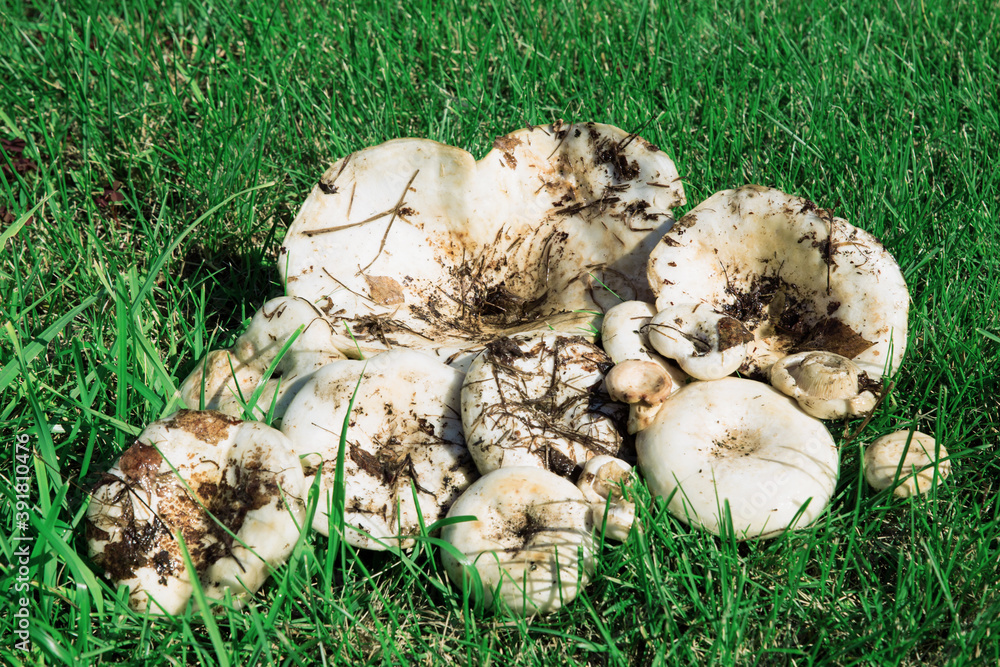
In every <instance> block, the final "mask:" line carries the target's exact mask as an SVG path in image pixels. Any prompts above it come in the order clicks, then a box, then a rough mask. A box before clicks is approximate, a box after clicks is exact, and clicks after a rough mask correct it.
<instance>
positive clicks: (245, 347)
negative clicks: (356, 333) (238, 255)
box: [180, 297, 357, 421]
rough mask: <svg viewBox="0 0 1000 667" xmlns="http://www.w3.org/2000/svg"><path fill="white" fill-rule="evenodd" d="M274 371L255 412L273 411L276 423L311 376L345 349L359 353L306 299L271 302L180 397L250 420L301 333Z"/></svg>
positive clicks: (197, 372)
mask: <svg viewBox="0 0 1000 667" xmlns="http://www.w3.org/2000/svg"><path fill="white" fill-rule="evenodd" d="M299 329H301V332H300V333H299V335H298V337H297V338H296V339H295V341H294V342H293V343H292V344H291V345H290V346H288V348H287V350H286V351H285V354H284V355H283V356H282V357H281V360H280V361H279V362H278V364H277V366H276V367H275V369H274V373H273V374H272V375H271V377H270V379H269V380H268V381H267V382H266V383H265V384H264V387H263V389H261V391H260V396H259V399H258V400H257V402H256V404H255V406H254V409H253V414H254V416H255V417H258V418H262V417H264V416H265V415H267V414H268V413H272V416H273V417H274V418H275V420H276V421H278V420H280V419H281V417H282V416H283V415H284V412H285V409H286V408H287V407H288V403H289V401H291V399H292V397H293V396H294V395H295V393H296V392H297V391H298V390H299V389H300V388H301V387H302V385H303V384H305V382H306V380H308V379H309V377H310V375H311V374H312V373H313V372H315V371H317V370H319V369H320V368H322V367H323V366H325V365H326V364H328V363H330V362H332V361H336V360H338V359H346V358H347V357H346V356H345V351H346V352H348V353H353V354H357V352H356V350H354V349H353V343H352V342H351V340H350V339H348V338H346V337H345V336H344V335H342V334H340V333H337V332H334V331H333V329H332V324H331V322H330V321H328V320H326V319H325V318H324V317H323V315H322V313H320V312H319V311H318V310H316V308H315V306H313V305H312V304H311V303H309V302H308V301H306V300H305V299H297V298H292V297H279V298H277V299H271V300H270V301H268V302H267V303H265V304H264V306H263V307H262V308H261V309H260V310H259V311H257V314H255V315H254V317H253V319H252V320H251V321H250V326H248V327H247V330H246V331H245V332H243V335H241V336H240V337H239V338H238V339H236V343H235V344H234V345H233V347H232V348H230V349H228V350H213V351H212V352H210V353H209V354H208V355H207V356H206V357H205V358H204V359H203V360H202V361H200V362H198V365H197V366H196V367H195V369H194V370H193V371H192V372H191V374H190V375H189V376H188V377H187V379H185V380H184V382H183V384H181V388H180V394H181V398H182V399H183V400H184V403H185V404H186V405H187V406H188V407H190V408H199V407H204V408H205V409H209V410H218V411H220V412H222V413H224V414H227V415H230V416H232V417H238V418H239V417H243V416H244V407H243V406H244V405H246V404H247V403H248V402H249V401H250V399H251V397H252V396H253V394H254V392H255V391H257V389H258V387H259V386H260V383H261V380H262V379H263V377H264V375H265V373H266V371H267V369H268V368H269V367H270V366H271V364H272V363H273V362H274V360H275V359H276V358H277V356H278V354H279V353H280V352H281V350H282V348H284V347H285V345H286V344H287V343H288V341H289V339H290V338H291V337H292V335H293V334H295V332H296V331H297V330H299Z"/></svg>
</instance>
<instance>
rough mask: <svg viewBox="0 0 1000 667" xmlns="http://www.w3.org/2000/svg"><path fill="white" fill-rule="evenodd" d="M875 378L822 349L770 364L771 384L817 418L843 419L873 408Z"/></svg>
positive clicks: (851, 363) (839, 356)
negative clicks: (872, 379)
mask: <svg viewBox="0 0 1000 667" xmlns="http://www.w3.org/2000/svg"><path fill="white" fill-rule="evenodd" d="M879 384H880V383H878V382H872V381H870V380H868V374H867V373H865V372H864V371H862V370H861V369H860V368H858V365H857V364H855V363H854V362H853V361H851V360H850V359H848V358H847V357H843V356H841V355H839V354H834V353H833V352H824V351H822V350H820V351H815V352H799V353H798V354H791V355H788V356H787V357H782V358H781V359H779V360H778V361H776V362H775V363H774V365H773V366H771V385H772V386H773V387H774V388H775V389H777V390H778V391H780V392H781V393H783V394H785V395H786V396H791V397H792V398H794V399H795V400H796V401H798V403H799V407H800V408H802V409H803V410H804V411H805V412H807V413H808V414H810V415H812V416H813V417H816V418H817V419H844V418H846V417H857V416H859V415H864V414H867V413H869V412H871V411H872V409H873V408H874V407H875V403H876V402H877V400H878V399H877V397H876V396H875V393H874V391H873V389H875V390H877V388H878V385H879Z"/></svg>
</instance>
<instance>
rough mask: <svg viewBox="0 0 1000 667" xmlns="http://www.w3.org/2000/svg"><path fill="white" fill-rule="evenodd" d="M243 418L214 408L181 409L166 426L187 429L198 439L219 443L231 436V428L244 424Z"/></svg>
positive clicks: (213, 443) (166, 422) (214, 443)
mask: <svg viewBox="0 0 1000 667" xmlns="http://www.w3.org/2000/svg"><path fill="white" fill-rule="evenodd" d="M242 423H243V422H242V420H240V419H236V418H235V417H230V416H228V415H224V414H222V413H221V412H216V411H214V410H179V411H178V412H177V413H176V414H174V416H173V417H171V418H170V419H168V420H166V421H165V423H164V426H165V427H166V428H171V429H178V430H181V431H187V432H188V433H190V434H191V435H193V436H194V437H196V438H197V439H199V440H201V441H203V442H206V443H208V444H210V445H217V444H219V443H220V442H222V441H223V440H225V439H226V438H228V437H229V429H230V428H231V427H233V426H237V425H239V424H242Z"/></svg>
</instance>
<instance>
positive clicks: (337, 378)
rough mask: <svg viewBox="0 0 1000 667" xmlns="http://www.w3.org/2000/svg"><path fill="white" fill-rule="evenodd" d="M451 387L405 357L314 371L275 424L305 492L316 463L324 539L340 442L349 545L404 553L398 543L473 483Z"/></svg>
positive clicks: (452, 377) (412, 354)
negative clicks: (301, 463)
mask: <svg viewBox="0 0 1000 667" xmlns="http://www.w3.org/2000/svg"><path fill="white" fill-rule="evenodd" d="M461 387H462V373H460V372H459V371H457V370H455V369H454V368H451V367H450V366H446V365H445V364H443V363H441V362H440V361H437V360H436V359H434V358H433V357H430V356H428V355H425V354H422V353H420V352H416V351H414V350H393V351H391V352H383V353H381V354H377V355H375V356H374V357H372V358H371V359H368V360H365V361H337V362H334V363H332V364H329V365H327V366H325V367H323V368H322V369H321V370H319V371H318V372H316V373H315V374H314V375H313V376H312V378H311V379H310V380H309V382H307V383H306V385H305V386H304V387H303V388H302V389H301V390H300V391H299V393H298V394H296V396H295V398H294V399H292V402H291V404H290V405H289V406H288V410H287V411H286V412H285V418H284V421H283V422H282V424H281V429H282V431H283V432H284V433H286V434H287V435H288V437H289V439H290V440H291V441H292V444H293V446H294V447H295V451H296V452H297V453H298V454H299V455H301V456H304V457H306V459H305V460H306V462H307V465H308V466H309V469H307V471H306V472H307V475H308V476H307V478H306V481H307V483H311V480H312V479H314V475H315V474H316V471H315V466H317V465H318V460H317V457H318V459H321V460H322V462H323V468H322V476H321V479H320V487H319V488H320V498H319V505H318V507H317V510H316V515H315V518H314V520H313V528H314V529H315V530H316V531H317V532H320V533H323V534H324V535H326V534H327V533H328V530H329V525H330V517H329V514H330V511H331V508H330V499H331V494H332V492H333V488H334V482H335V476H336V469H337V454H338V451H339V448H340V439H341V435H342V434H343V437H344V438H345V439H346V441H345V445H346V450H345V453H344V485H345V494H346V499H345V515H344V521H345V523H346V525H348V526H351V527H352V528H349V529H348V530H347V534H346V535H345V539H346V540H347V541H348V542H349V543H350V544H353V545H354V546H356V547H360V548H363V549H376V550H377V549H384V548H386V547H387V546H392V545H396V544H399V546H402V547H404V548H405V547H408V546H411V545H412V544H413V540H412V539H406V538H405V537H402V538H401V536H407V535H415V534H417V533H419V531H420V526H421V522H423V523H424V524H425V525H430V524H432V523H434V522H435V521H437V520H438V519H440V518H442V517H443V516H444V513H445V512H446V511H447V509H448V507H449V506H450V505H451V503H452V502H453V501H454V500H455V498H457V497H458V495H459V494H460V493H461V492H462V491H464V490H465V488H466V487H467V486H468V485H469V484H470V483H471V482H472V480H473V479H475V478H476V477H478V472H477V471H476V468H475V465H474V464H473V462H472V458H471V456H470V455H469V452H468V450H467V449H466V448H465V442H464V440H463V438H462V419H461ZM355 391H357V400H356V401H355V403H354V407H353V409H352V411H351V414H350V420H349V421H348V422H347V425H346V426H347V429H346V432H345V431H344V426H345V418H346V417H347V412H348V406H349V404H350V402H351V397H352V396H354V395H355ZM414 495H416V497H417V500H418V501H419V511H418V509H417V504H416V501H415V500H414Z"/></svg>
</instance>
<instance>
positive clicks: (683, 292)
mask: <svg viewBox="0 0 1000 667" xmlns="http://www.w3.org/2000/svg"><path fill="white" fill-rule="evenodd" d="M649 283H650V286H651V287H652V288H653V291H654V292H656V295H657V296H656V306H657V308H659V309H661V310H662V309H664V308H667V307H668V306H671V305H675V304H680V303H702V302H703V303H707V304H709V305H711V306H712V307H713V308H715V309H716V310H718V311H720V312H722V313H725V314H726V315H730V316H732V317H734V318H736V319H738V320H740V321H741V322H743V324H744V326H746V328H747V329H748V330H750V331H751V332H752V333H753V334H754V337H755V341H754V342H753V343H751V344H750V345H749V349H748V359H747V362H746V364H745V365H744V367H743V368H742V369H741V371H740V372H741V373H745V374H749V375H754V376H757V377H762V378H766V377H767V371H768V369H769V368H770V366H771V364H772V363H774V362H775V361H777V360H778V359H779V358H781V357H783V356H785V355H786V354H790V353H794V352H799V351H805V350H827V351H830V352H836V353H837V354H841V355H843V356H845V357H848V358H849V359H853V360H854V362H855V363H856V364H858V366H860V367H861V369H862V370H864V371H866V372H867V373H868V375H869V376H870V377H871V378H872V379H879V378H881V376H882V374H883V369H886V368H887V369H888V371H889V374H892V373H893V372H894V371H895V370H896V369H897V368H899V364H900V362H901V361H902V358H903V353H904V352H905V350H906V322H907V308H908V305H909V295H908V293H907V290H906V283H905V282H904V281H903V274H902V273H901V272H900V270H899V267H898V266H897V264H896V262H895V260H894V259H893V258H892V256H891V255H889V253H887V252H886V251H885V249H884V248H883V247H882V246H881V244H879V242H878V241H876V240H875V239H874V238H873V237H872V236H871V235H870V234H868V233H867V232H864V231H862V230H860V229H857V228H856V227H853V226H851V225H850V224H848V223H847V221H846V220H843V219H841V218H837V217H834V215H833V214H832V212H830V211H826V210H823V209H819V208H817V207H816V205H815V204H814V203H812V202H811V201H808V200H806V199H802V198H799V197H793V196H791V195H787V194H785V193H783V192H779V191H778V190H772V189H769V188H763V187H760V186H756V185H747V186H744V187H742V188H739V189H737V190H725V191H723V192H719V193H716V194H715V195H713V196H712V197H710V198H709V199H708V200H706V201H705V202H703V203H701V204H699V205H698V206H696V207H695V208H694V209H692V210H691V211H690V212H689V213H688V214H687V215H685V216H684V217H683V218H682V219H680V220H678V221H677V224H676V225H674V227H673V228H672V229H671V230H670V231H669V232H667V234H665V235H664V237H663V239H662V242H661V243H659V244H658V245H657V246H656V248H655V249H654V250H653V252H652V253H651V254H650V258H649Z"/></svg>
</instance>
